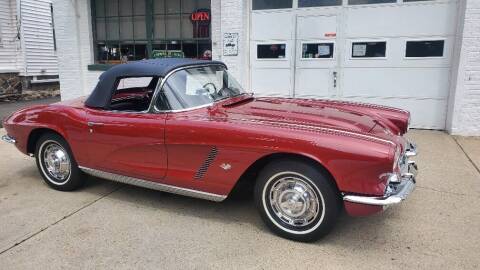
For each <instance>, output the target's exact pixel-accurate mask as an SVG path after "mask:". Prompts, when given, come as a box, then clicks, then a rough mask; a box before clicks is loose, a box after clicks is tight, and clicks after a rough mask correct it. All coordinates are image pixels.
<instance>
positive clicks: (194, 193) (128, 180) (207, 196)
mask: <svg viewBox="0 0 480 270" xmlns="http://www.w3.org/2000/svg"><path fill="white" fill-rule="evenodd" d="M79 168H80V170H82V171H83V172H85V173H87V174H90V175H93V176H96V177H100V178H104V179H107V180H111V181H115V182H120V183H124V184H129V185H134V186H139V187H144V188H148V189H154V190H159V191H164V192H169V193H174V194H178V195H183V196H189V197H194V198H199V199H204V200H209V201H214V202H221V201H223V200H225V198H227V196H226V195H220V194H214V193H208V192H203V191H198V190H193V189H188V188H181V187H176V186H171V185H166V184H160V183H157V182H153V181H148V180H143V179H138V178H134V177H129V176H125V175H119V174H114V173H109V172H104V171H100V170H95V169H91V168H86V167H82V166H79Z"/></svg>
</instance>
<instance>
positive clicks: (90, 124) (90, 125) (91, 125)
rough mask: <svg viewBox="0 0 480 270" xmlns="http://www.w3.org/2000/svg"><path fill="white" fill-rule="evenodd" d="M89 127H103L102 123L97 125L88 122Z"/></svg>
mask: <svg viewBox="0 0 480 270" xmlns="http://www.w3.org/2000/svg"><path fill="white" fill-rule="evenodd" d="M87 126H89V127H93V126H103V124H102V123H95V122H87Z"/></svg>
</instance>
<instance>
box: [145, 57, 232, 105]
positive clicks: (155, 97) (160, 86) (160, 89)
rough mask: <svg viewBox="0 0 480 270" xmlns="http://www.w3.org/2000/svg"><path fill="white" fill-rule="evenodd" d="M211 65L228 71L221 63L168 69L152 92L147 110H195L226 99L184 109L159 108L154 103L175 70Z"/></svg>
mask: <svg viewBox="0 0 480 270" xmlns="http://www.w3.org/2000/svg"><path fill="white" fill-rule="evenodd" d="M211 66H221V67H223V68H225V70H227V71H228V68H227V66H226V65H222V64H203V65H190V66H184V67H179V68H176V69H174V70H172V71H170V72H169V73H168V74H167V75H165V77H164V78H162V80H161V82H160V83H159V84H158V86H157V88H156V89H155V93H154V94H153V98H152V103H151V104H150V107H149V108H148V111H149V112H153V113H169V112H186V111H191V110H196V109H200V108H205V107H210V106H212V105H213V104H214V103H216V102H220V101H225V100H227V99H228V98H226V99H219V100H215V101H213V102H211V103H207V104H203V105H199V106H194V107H190V108H185V109H177V110H159V109H158V108H157V105H156V104H157V99H158V97H159V95H160V93H161V91H163V85H164V84H165V82H166V81H167V80H168V78H169V77H170V76H172V75H173V74H174V73H176V72H177V71H181V70H185V69H189V68H200V67H211Z"/></svg>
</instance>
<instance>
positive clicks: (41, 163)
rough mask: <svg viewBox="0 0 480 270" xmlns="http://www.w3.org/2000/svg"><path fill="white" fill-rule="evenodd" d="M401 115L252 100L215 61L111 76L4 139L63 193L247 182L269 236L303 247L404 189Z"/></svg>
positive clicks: (408, 185) (222, 187)
mask: <svg viewBox="0 0 480 270" xmlns="http://www.w3.org/2000/svg"><path fill="white" fill-rule="evenodd" d="M409 119H410V114H409V112H407V111H404V110H400V109H396V108H391V107H385V106H378V105H370V104H362V103H352V102H343V101H333V100H307V99H294V98H272V97H270V98H268V97H263V98H261V97H255V96H253V95H252V94H251V93H247V92H245V91H244V90H243V89H242V87H241V86H240V85H239V84H238V83H237V82H236V81H235V79H234V78H233V77H232V76H231V75H230V74H229V73H228V71H227V67H226V66H225V64H224V63H222V62H218V61H200V60H188V59H163V60H143V61H137V62H131V63H128V64H121V65H117V66H114V67H112V68H110V69H109V70H107V71H105V72H104V73H103V74H102V75H101V76H100V78H99V82H98V84H97V86H96V87H95V89H94V90H93V92H92V93H91V95H90V96H89V97H88V98H78V99H75V100H69V101H63V102H60V103H55V104H51V105H40V106H34V107H31V108H27V109H23V110H20V111H18V112H15V113H13V114H12V115H11V116H9V117H7V118H6V119H5V120H4V127H5V129H6V131H7V135H5V136H3V138H2V139H3V140H4V141H7V142H10V143H13V144H15V146H16V147H17V148H18V149H19V150H20V151H21V152H23V153H25V154H28V155H30V156H34V157H35V159H36V163H37V166H38V169H39V171H40V174H41V175H42V177H43V179H44V180H45V182H46V183H47V184H48V185H49V186H51V187H52V188H54V189H57V190H61V191H70V190H74V189H77V188H79V187H80V186H81V185H82V183H83V182H84V180H85V177H84V174H85V173H86V174H90V175H93V176H97V177H100V178H105V179H109V180H113V181H118V182H123V183H128V184H132V185H137V186H142V187H146V188H151V189H156V190H160V191H166V192H172V193H176V194H181V195H187V196H193V197H197V198H202V199H207V200H213V201H217V202H219V201H223V200H224V199H225V198H227V197H228V195H229V194H231V193H232V190H234V189H235V188H236V187H237V186H238V185H239V184H238V183H240V182H247V183H251V185H253V187H254V188H253V189H252V192H253V193H254V194H253V197H254V200H255V203H256V205H257V207H258V210H259V212H260V215H261V217H262V218H263V220H264V221H265V223H266V224H267V226H268V227H269V228H270V229H271V230H273V231H274V232H275V233H277V234H279V235H281V236H283V237H286V238H290V239H294V240H298V241H312V240H315V239H318V238H319V237H321V236H323V235H325V234H327V233H328V232H329V231H330V229H331V228H332V227H333V226H334V224H335V221H336V219H337V216H338V215H339V212H340V210H342V209H345V211H346V212H347V213H348V214H350V215H353V216H363V215H370V214H373V213H376V212H380V211H382V210H383V209H385V208H386V207H388V206H390V205H393V204H397V203H400V202H401V201H403V200H404V199H405V198H406V197H407V196H408V195H409V194H410V193H411V191H412V190H413V189H414V187H415V177H416V174H417V166H416V164H415V162H414V161H412V160H410V158H411V157H413V156H415V155H416V146H415V144H414V143H412V142H410V141H408V140H407V139H406V138H405V137H404V136H403V135H404V134H405V133H406V132H407V130H408V126H409Z"/></svg>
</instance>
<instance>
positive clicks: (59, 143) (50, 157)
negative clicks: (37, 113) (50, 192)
mask: <svg viewBox="0 0 480 270" xmlns="http://www.w3.org/2000/svg"><path fill="white" fill-rule="evenodd" d="M35 158H36V162H37V167H38V170H39V171H40V173H41V175H42V177H43V179H44V180H45V182H46V183H47V184H48V185H49V186H50V187H52V188H54V189H56V190H61V191H71V190H74V189H77V188H78V187H80V186H81V185H82V184H83V183H84V177H83V174H82V172H81V170H80V169H79V168H78V165H77V162H76V161H75V158H74V157H73V154H72V151H71V150H70V147H69V145H68V143H67V142H66V141H65V139H63V138H62V137H61V136H60V135H57V134H55V133H46V134H44V135H42V136H41V137H40V139H39V140H38V141H37V145H36V151H35Z"/></svg>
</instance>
